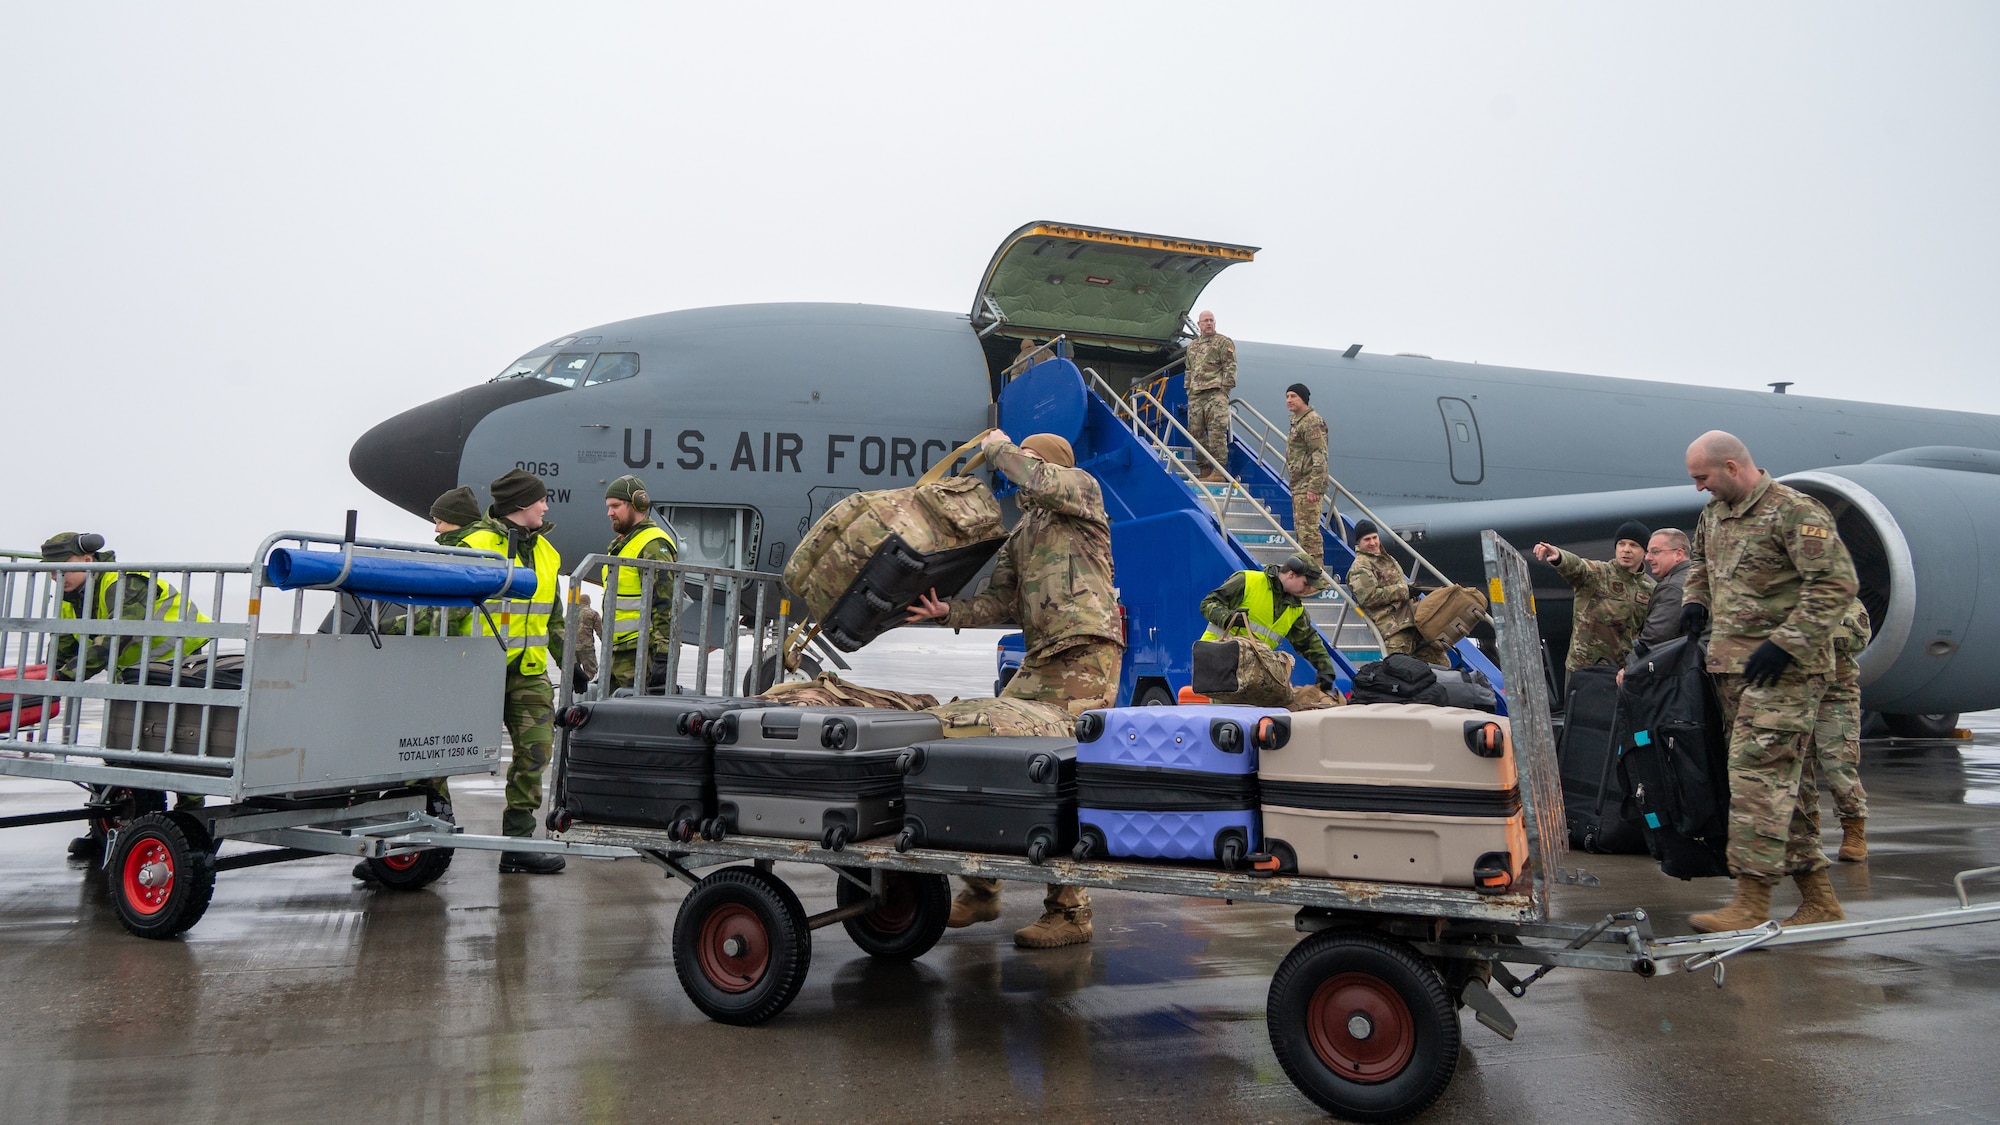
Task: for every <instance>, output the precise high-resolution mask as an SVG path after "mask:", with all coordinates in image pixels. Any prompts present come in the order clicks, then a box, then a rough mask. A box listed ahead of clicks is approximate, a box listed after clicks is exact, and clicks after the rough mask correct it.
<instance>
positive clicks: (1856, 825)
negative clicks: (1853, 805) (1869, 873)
mask: <svg viewBox="0 0 2000 1125" xmlns="http://www.w3.org/2000/svg"><path fill="white" fill-rule="evenodd" d="M1867 858H1868V821H1867V819H1866V818H1863V817H1854V818H1852V819H1850V818H1848V817H1844V816H1843V817H1841V818H1840V860H1841V862H1843V863H1860V862H1861V861H1862V860H1864V859H1867Z"/></svg>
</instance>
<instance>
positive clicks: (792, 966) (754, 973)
mask: <svg viewBox="0 0 2000 1125" xmlns="http://www.w3.org/2000/svg"><path fill="white" fill-rule="evenodd" d="M1484 547H1485V556H1486V564H1487V572H1488V577H1489V584H1490V590H1489V593H1490V595H1491V600H1492V602H1493V605H1494V619H1495V626H1496V629H1497V632H1498V640H1499V644H1500V650H1501V657H1502V659H1501V661H1500V663H1501V666H1502V668H1503V670H1504V671H1506V672H1507V673H1508V676H1507V682H1508V684H1509V685H1510V688H1511V689H1512V698H1511V699H1510V700H1509V703H1510V707H1509V710H1510V712H1511V714H1512V719H1511V722H1512V730H1513V737H1514V744H1515V748H1516V753H1517V754H1518V755H1519V757H1520V772H1521V777H1522V784H1521V790H1522V792H1521V798H1522V804H1523V805H1524V806H1525V809H1526V812H1527V819H1528V831H1529V847H1530V860H1529V862H1528V864H1527V865H1526V866H1525V867H1524V869H1523V871H1522V873H1521V875H1520V877H1519V878H1517V879H1516V880H1515V882H1514V884H1513V885H1512V886H1510V887H1508V888H1506V889H1505V890H1504V891H1503V892H1501V893H1497V894H1482V893H1479V892H1477V891H1474V890H1469V889H1459V888H1449V887H1435V886H1417V885H1408V884H1396V883H1363V882H1348V881H1340V880H1332V879H1318V878H1300V877H1283V876H1279V877H1270V878H1261V877H1258V876H1256V875H1253V874H1248V873H1244V872H1233V871H1221V870H1210V869H1198V868H1191V867H1174V866H1168V865H1161V864H1142V863H1099V862H1087V861H1083V862H1080V861H1074V860H1071V859H1068V858H1056V859H1051V860H1049V861H1047V862H1045V863H1042V864H1035V863H1032V862H1030V861H1029V860H1027V859H1025V858H1020V857H1010V856H996V855H979V854H970V853H965V852H954V851H943V850H937V849H929V848H915V849H911V850H909V851H907V852H903V851H898V850H897V849H896V847H895V846H894V842H893V841H892V840H890V839H887V838H884V839H878V840H867V841H860V842H857V843H849V844H846V845H845V846H844V847H840V848H834V849H829V848H827V847H825V846H822V845H820V844H815V843H812V842H806V841H794V840H777V839H768V838H760V837H741V836H733V837H728V838H726V839H703V838H698V837H697V836H696V835H695V834H694V833H692V832H690V831H688V830H687V828H686V826H681V827H680V828H679V830H676V831H671V832H670V831H666V830H656V829H646V828H630V827H622V826H616V825H605V824H582V823H572V822H570V821H568V820H566V819H565V818H564V817H562V816H561V815H560V814H559V813H558V814H552V821H551V828H552V829H558V830H560V831H559V835H560V836H561V838H562V839H564V840H566V841H570V842H574V843H580V844H587V845H592V846H596V847H603V848H608V849H629V850H631V851H636V852H638V853H639V854H640V855H641V856H643V857H644V858H645V859H647V860H648V861H649V862H651V863H653V864H655V865H657V866H658V867H660V868H662V869H663V870H664V871H665V872H666V873H667V875H668V876H669V877H672V878H675V879H678V880H680V881H681V882H683V883H685V884H686V885H687V886H688V888H689V890H688V893H687V896H686V897H685V898H684V899H683V901H682V903H681V906H680V911H679V915H678V916H677V918H676V919H675V923H674V931H673V952H674V966H675V971H676V973H677V975H678V976H679V978H680V982H681V986H682V988H683V989H684V990H685V991H686V993H687V995H688V998H689V999H690V1000H691V1001H693V1003H694V1004H695V1006H696V1007H697V1008H699V1009H700V1010H701V1011H702V1012H703V1013H705V1014H706V1015H708V1016H709V1017H710V1018H711V1019H714V1020H717V1021H720V1022H723V1023H730V1024H739V1025H751V1024H759V1023H763V1022H765V1021H767V1020H770V1019H772V1018H773V1017H775V1016H777V1015H778V1014H779V1013H781V1012H783V1011H784V1010H785V1008H786V1006H787V1005H789V1004H790V1003H791V1001H792V1000H793V999H794V998H795V997H796V996H797V995H798V992H799V989H800V987H801V986H802V985H803V984H804V982H805V978H806V975H807V972H808V970H809V969H810V967H811V963H812V937H811V931H812V930H814V929H818V928H821V927H825V926H830V925H834V924H836V923H837V924H840V925H842V926H843V927H845V929H846V930H847V933H848V935H849V936H850V937H852V938H853V940H854V942H855V944H856V945H857V946H859V947H860V948H861V949H862V950H863V951H864V952H866V953H868V954H870V955H871V956H874V957H879V958H885V959H893V960H909V959H912V958H915V957H918V956H921V955H922V954H923V953H924V952H925V951H927V950H928V949H930V948H931V946H932V945H933V944H935V943H936V942H937V940H938V939H939V937H940V936H942V934H943V932H944V929H945V919H946V917H947V915H948V914H949V912H950V905H951V899H950V889H949V886H948V884H947V880H946V876H948V875H980V876H986V877H988V878H997V879H1016V880H1025V881H1031V882H1035V883H1048V882H1059V883H1071V884H1076V885H1080V886H1085V887H1098V888H1105V889H1112V890H1128V891H1148V892H1155V893H1160V894H1171V895H1186V896H1194V897H1201V898H1219V899H1224V900H1227V901H1230V902H1236V901H1244V902H1265V903H1283V904H1286V905H1290V906H1295V907H1297V908H1298V913H1297V915H1296V917H1295V920H1294V925H1295V927H1296V928H1297V929H1298V930H1299V931H1300V932H1301V933H1303V934H1305V935H1306V937H1305V938H1304V939H1303V940H1301V941H1300V942H1299V943H1298V944H1297V945H1296V946H1295V947H1294V948H1293V949H1292V952H1291V953H1290V954H1289V955H1287V956H1286V957H1285V959H1284V960H1283V962H1282V963H1280V964H1279V965H1278V967H1277V969H1276V972H1275V973H1274V974H1273V977H1272V981H1271V988H1270V992H1269V995H1268V997H1267V1001H1266V1018H1267V1023H1268V1027H1269V1035H1270V1041H1271V1046H1272V1050H1273V1052H1274V1053H1275V1054H1276V1055H1277V1058H1278V1061H1279V1062H1280V1064H1281V1065H1282V1066H1283V1067H1284V1070H1285V1073H1286V1074H1287V1076H1289V1077H1290V1078H1291V1080H1292V1081H1293V1083H1294V1084H1295V1085H1296V1086H1297V1087H1298V1088H1299V1090H1300V1091H1301V1092H1303V1093H1304V1094H1305V1095H1306V1096H1307V1097H1309V1098H1311V1099H1312V1100H1313V1101H1314V1102H1315V1103H1317V1104H1318V1105H1320V1106H1321V1107H1322V1108H1324V1109H1325V1110H1327V1111H1328V1112H1329V1113H1332V1114H1334V1115H1336V1116H1341V1117H1346V1118H1350V1119H1353V1120H1361V1121H1397V1120H1402V1119H1404V1118H1407V1117H1410V1116H1413V1115H1415V1114H1417V1113H1419V1112H1421V1111H1422V1110H1423V1109H1424V1108H1425V1107H1426V1106H1428V1105H1430V1104H1431V1103H1432V1102H1433V1101H1435V1100H1436V1099H1437V1097H1438V1096H1439V1095H1440V1094H1442V1093H1443V1092H1444V1089H1445V1087H1446V1086H1447V1085H1448V1084H1449V1083H1450V1081H1451V1078H1452V1074H1453V1072H1454V1070H1455V1068H1456V1066H1457V1063H1458V1058H1459V1045H1460V1034H1461V1029H1460V1024H1459V1014H1458V1013H1459V1009H1460V1008H1461V1007H1463V1008H1469V1009H1471V1011H1472V1012H1473V1014H1474V1016H1475V1017H1476V1018H1477V1019H1478V1021H1479V1022H1480V1023H1481V1024H1483V1025H1485V1026H1486V1027H1488V1028H1490V1029H1492V1030H1493V1031H1495V1032H1496V1033H1498V1034H1500V1035H1503V1036H1506V1037H1508V1038H1512V1037H1513V1035H1514V1032H1515V1023H1514V1020H1513V1018H1512V1017H1511V1016H1510V1015H1509V1014H1508V1012H1507V1009H1506V1007H1505V1005H1504V1003H1503V1002H1502V1000H1501V999H1500V998H1499V997H1498V996H1496V995H1495V994H1494V991H1493V989H1492V985H1493V984H1495V983H1497V984H1499V985H1500V986H1501V989H1502V990H1503V991H1505V992H1506V993H1507V994H1508V995H1509V996H1512V997H1516V998H1518V997H1521V996H1523V995H1525V993H1526V992H1527V989H1528V987H1529V986H1530V985H1532V984H1533V983H1534V982H1535V981H1537V980H1539V979H1540V978H1541V977H1543V976H1544V975H1546V974H1547V973H1548V972H1550V971H1551V970H1553V969H1555V968H1558V967H1571V968H1585V969H1603V970H1616V971H1620V972H1627V973H1633V974H1636V975H1638V976H1640V977H1642V978H1651V977H1654V976H1659V975H1664V974H1671V973H1674V972H1682V971H1690V972H1691V971H1697V970H1701V969H1712V970H1713V971H1714V973H1715V979H1716V983H1717V984H1718V986H1719V985H1720V984H1721V983H1722V981H1723V978H1724V973H1725V968H1726V962H1727V960H1728V959H1729V958H1731V957H1733V956H1735V955H1736V954H1738V953H1741V952H1743V951H1745V950H1748V949H1752V948H1757V947H1760V946H1779V945H1791V944H1803V943H1808V942H1818V941H1831V940H1838V939H1842V938H1847V937H1857V936H1863V935H1867V934H1876V933H1890V932H1898V931H1908V930H1918V929H1930V928H1938V927H1945V926H1958V925H1966V924H1969V923H1975V922H1986V921H1994V920H1996V919H2000V903H1994V904H1979V905H1975V904H1973V903H1971V901H1970V899H1969V897H1968V894H1967V890H1966V884H1967V882H1968V881H1969V880H1971V879H1972V878H1974V877H1976V876H1981V875H1992V874H1996V873H2000V867H1994V868H1984V869H1980V870H1978V871H1969V872H1964V873H1962V874H1960V876H1959V877H1958V880H1957V892H1958V904H1957V905H1956V906H1955V907H1947V908H1945V909H1940V910H1937V911H1932V912H1928V913H1924V914H1916V915H1908V916H1903V917H1897V918H1887V919H1878V920H1869V921H1846V922H1834V923H1827V924H1822V925H1816V926H1806V927H1799V928H1797V929H1794V930H1781V929H1780V928H1779V926H1778V924H1777V923H1775V922H1772V923H1767V924H1766V925H1764V926H1761V927H1758V928H1756V929H1754V930H1748V931H1742V932H1737V933H1729V934H1710V935H1693V936H1685V937H1662V936H1656V935H1655V934H1654V933H1653V930H1652V925H1651V920H1650V919H1649V917H1648V915H1647V913H1646V911H1644V910H1642V909H1633V910H1628V911H1621V912H1618V913H1614V914H1611V915H1607V916H1605V917H1604V918H1602V919H1600V920H1598V921H1596V922H1595V923H1592V924H1587V925H1586V924H1580V923H1570V922H1559V921H1553V920H1551V915H1550V906H1551V901H1552V894H1553V891H1554V888H1555V886H1556V885H1557V884H1559V883H1580V884H1594V883H1595V880H1594V879H1593V878H1592V877H1591V876H1589V875H1588V874H1587V873H1584V872H1580V871H1574V870H1569V869H1566V868H1564V867H1563V861H1564V859H1565V858H1566V851H1567V838H1568V830H1567V825H1566V823H1565V821H1564V816H1563V809H1562V789H1561V783H1560V779H1559V777H1558V774H1557V770H1556V759H1555V747H1554V738H1553V735H1552V731H1551V728H1550V723H1549V709H1548V702H1549V701H1548V694H1547V693H1548V689H1547V685H1546V683H1545V682H1544V680H1543V679H1542V677H1541V676H1540V675H1539V667H1540V663H1539V661H1540V651H1539V636H1538V634H1537V632H1536V630H1535V625H1534V611H1533V599H1532V586H1531V585H1530V583H1529V579H1528V571H1527V566H1526V563H1525V562H1524V561H1523V560H1522V558H1521V557H1520V555H1519V554H1518V553H1516V552H1515V551H1514V549H1513V548H1512V547H1511V546H1509V545H1508V544H1507V543H1506V542H1505V541H1504V540H1502V539H1500V538H1499V536H1497V535H1496V534H1494V533H1493V532H1487V533H1486V534H1485V536H1484ZM743 577H745V578H746V579H748V578H751V577H752V576H749V575H745V576H743ZM1517 671H1520V672H1522V673H1523V674H1518V675H1517V674H1515V673H1516V672H1517ZM561 706H562V708H563V712H564V713H566V714H569V715H570V716H571V719H570V721H572V722H574V721H578V720H584V721H587V717H586V716H584V715H582V714H580V713H576V712H570V711H569V710H568V709H569V708H570V707H571V706H573V696H572V694H571V693H570V692H568V691H567V690H565V691H564V693H563V698H562V701H561ZM558 742H559V748H558V752H557V754H556V765H555V769H556V770H557V772H558V782H557V784H558V785H560V772H561V770H562V768H563V758H564V754H563V751H562V749H561V744H564V743H566V734H565V736H564V737H559V739H558ZM746 860H747V861H749V862H748V863H747V864H743V863H740V862H739V863H737V865H734V866H720V868H719V869H718V870H714V871H711V872H709V873H707V874H706V875H704V874H702V873H701V869H703V868H711V867H717V866H718V865H725V864H730V863H732V861H746ZM779 861H784V862H790V863H801V864H817V865H822V866H826V867H831V868H833V869H834V874H835V875H836V877H837V879H838V885H837V890H836V898H835V902H836V906H835V908H834V909H832V910H829V911H826V912H824V913H821V914H817V915H812V916H808V915H807V914H806V913H805V910H804V908H803V906H802V905H801V903H800V900H799V897H798V895H797V894H795V893H794V892H793V891H792V889H791V888H790V887H789V886H787V885H786V884H785V882H784V880H783V879H781V878H779V877H778V875H777V874H776V873H775V872H774V871H773V864H774V863H776V862H779ZM1509 966H1527V967H1529V969H1530V971H1527V972H1525V974H1523V975H1516V973H1515V972H1514V971H1513V970H1512V969H1510V968H1509Z"/></svg>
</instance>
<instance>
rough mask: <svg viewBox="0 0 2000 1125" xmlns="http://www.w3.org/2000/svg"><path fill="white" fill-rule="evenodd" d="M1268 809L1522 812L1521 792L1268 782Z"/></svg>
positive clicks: (1457, 813)
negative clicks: (1275, 807) (1274, 807)
mask: <svg viewBox="0 0 2000 1125" xmlns="http://www.w3.org/2000/svg"><path fill="white" fill-rule="evenodd" d="M1264 806H1265V807H1266V808H1270V807H1272V806H1277V807H1280V808H1287V809H1308V810H1311V811H1313V812H1352V813H1406V814H1418V815H1424V816H1497V817H1508V816H1513V815H1514V814H1515V813H1518V812H1520V811H1521V790H1520V789H1519V788H1518V787H1510V788H1507V789H1429V788H1425V787H1423V786H1420V785H1325V784H1321V783H1318V782H1311V781H1266V782H1264Z"/></svg>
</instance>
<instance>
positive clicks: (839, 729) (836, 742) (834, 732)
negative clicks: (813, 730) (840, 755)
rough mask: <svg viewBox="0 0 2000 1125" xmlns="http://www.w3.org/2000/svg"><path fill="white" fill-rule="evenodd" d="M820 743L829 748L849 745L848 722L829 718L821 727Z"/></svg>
mask: <svg viewBox="0 0 2000 1125" xmlns="http://www.w3.org/2000/svg"><path fill="white" fill-rule="evenodd" d="M819 744H820V745H821V746H824V747H826V748H827V749H828V750H842V749H845V748H846V746H847V723H846V722H844V721H843V720H840V719H828V720H827V721H826V725H825V726H823V727H821V728H820V729H819Z"/></svg>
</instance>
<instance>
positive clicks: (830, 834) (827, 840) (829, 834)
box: [819, 824, 847, 852]
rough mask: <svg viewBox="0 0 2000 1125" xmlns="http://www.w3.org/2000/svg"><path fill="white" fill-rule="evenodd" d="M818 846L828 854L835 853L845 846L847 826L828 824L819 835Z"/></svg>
mask: <svg viewBox="0 0 2000 1125" xmlns="http://www.w3.org/2000/svg"><path fill="white" fill-rule="evenodd" d="M819 846H820V847H822V848H825V849H826V850H827V851H830V852H837V851H839V850H841V849H842V848H845V847H846V846H847V825H845V824H830V825H828V826H827V829H826V831H824V832H822V833H820V834H819Z"/></svg>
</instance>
